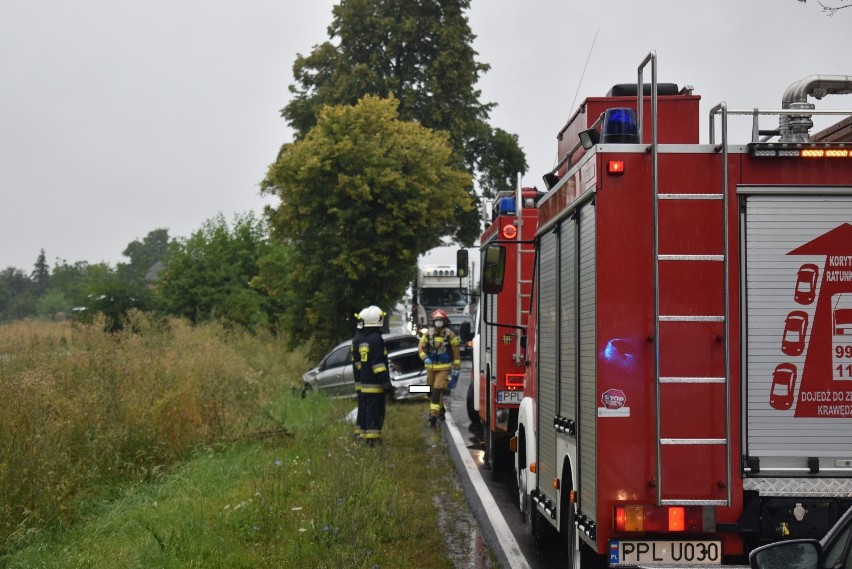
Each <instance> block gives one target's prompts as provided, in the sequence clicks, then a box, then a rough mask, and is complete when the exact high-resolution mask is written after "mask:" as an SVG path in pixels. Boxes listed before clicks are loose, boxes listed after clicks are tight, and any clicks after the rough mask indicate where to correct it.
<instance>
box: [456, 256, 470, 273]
mask: <svg viewBox="0 0 852 569" xmlns="http://www.w3.org/2000/svg"><path fill="white" fill-rule="evenodd" d="M469 266H470V263H468V259H467V249H459V250H458V251H456V275H457V276H458V277H459V278H460V279H463V278H465V277H467V273H468V271H469V269H468V267H469Z"/></svg>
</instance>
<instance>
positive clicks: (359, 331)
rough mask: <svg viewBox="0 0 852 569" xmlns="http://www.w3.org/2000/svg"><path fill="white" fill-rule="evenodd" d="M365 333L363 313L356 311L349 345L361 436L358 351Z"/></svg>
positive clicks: (361, 406) (362, 418) (358, 431)
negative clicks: (352, 334) (353, 329)
mask: <svg viewBox="0 0 852 569" xmlns="http://www.w3.org/2000/svg"><path fill="white" fill-rule="evenodd" d="M363 335H364V321H363V320H362V319H361V313H359V312H358V313H355V335H354V336H352V343H351V344H350V345H349V358H350V359H351V360H352V369H353V374H352V377H354V378H355V395H356V396H357V398H358V409H357V411H356V414H355V436H356V437H360V436H361V433H363V431H364V425H363V424H362V421H363V420H364V402H363V401H362V399H361V355H360V354H359V353H358V346H360V345H361V337H362V336H363Z"/></svg>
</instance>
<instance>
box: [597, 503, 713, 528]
mask: <svg viewBox="0 0 852 569" xmlns="http://www.w3.org/2000/svg"><path fill="white" fill-rule="evenodd" d="M613 514H614V516H613V525H614V526H615V527H614V529H615V530H616V531H619V532H639V531H644V532H696V531H706V528H705V527H704V521H703V512H702V509H701V508H700V507H684V506H663V507H657V506H652V505H643V504H624V505H619V506H615V508H614V512H613Z"/></svg>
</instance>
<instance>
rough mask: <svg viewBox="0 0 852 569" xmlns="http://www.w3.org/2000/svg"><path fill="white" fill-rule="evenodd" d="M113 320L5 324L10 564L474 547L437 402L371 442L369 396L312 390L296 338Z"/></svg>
mask: <svg viewBox="0 0 852 569" xmlns="http://www.w3.org/2000/svg"><path fill="white" fill-rule="evenodd" d="M100 330H102V328H101V327H99V326H98V323H95V325H94V326H91V327H85V326H79V325H71V324H68V323H40V322H27V323H17V324H13V325H7V326H3V327H0V388H2V390H3V393H4V397H3V398H2V399H0V567H4V568H5V567H9V568H13V567H14V568H18V567H21V568H23V567H51V568H52V567H56V568H59V567H62V568H69V567H81V568H82V567H86V568H100V567H122V568H126V567H139V568H142V567H145V568H148V567H223V568H224V567H288V566H290V567H329V568H331V567H341V568H349V567H353V568H357V567H364V568H374V567H376V568H378V567H387V568H391V567H393V568H397V567H399V568H405V567H418V568H424V569H428V568H432V567H435V568H437V567H447V568H449V567H454V566H458V565H459V564H460V563H465V562H466V561H465V559H466V557H468V556H470V555H473V553H472V552H470V551H468V549H469V545H467V544H469V543H470V541H471V539H470V537H471V534H472V532H474V531H475V527H474V524H473V523H472V521H470V519H469V515H468V514H467V511H466V507H465V504H464V498H463V496H462V494H461V492H460V491H459V489H458V485H457V482H456V479H455V474H454V470H453V466H452V463H451V462H450V461H449V458H448V456H447V449H446V446H445V443H444V440H443V438H442V437H441V436H440V435H438V434H436V433H432V432H430V431H429V430H428V429H427V428H426V427H425V420H424V417H425V405H419V404H404V405H392V406H390V407H389V409H388V416H387V422H386V425H385V430H384V433H385V439H384V444H383V445H382V446H381V447H377V448H369V447H366V446H364V445H363V444H361V442H360V441H358V440H357V439H355V438H353V436H352V434H351V433H352V431H351V425H349V424H348V423H347V422H346V421H345V416H346V414H347V413H348V412H349V411H350V410H351V409H352V407H353V401H351V400H343V401H341V400H330V399H328V398H326V397H324V396H316V395H311V396H308V397H307V398H305V399H302V398H301V397H300V396H299V384H300V377H301V373H302V372H303V371H304V370H305V369H306V368H307V367H309V366H308V362H307V361H306V359H305V357H304V356H303V355H302V354H300V353H292V352H290V351H288V350H286V349H285V348H284V342H283V341H281V340H280V339H276V338H273V337H258V336H252V335H248V334H244V333H235V332H232V331H228V330H225V329H222V328H221V327H218V326H213V325H208V326H203V327H191V326H189V325H187V324H186V323H184V322H182V321H152V320H150V319H148V318H147V317H144V316H141V315H138V316H137V317H135V319H134V321H133V323H132V326H128V327H127V328H126V330H128V331H127V332H123V333H122V334H120V335H106V334H104V333H103V332H101V331H100ZM131 330H132V331H131ZM468 561H469V560H468ZM485 563H486V566H487V564H488V561H487V560H486V562H485ZM480 566H483V565H480Z"/></svg>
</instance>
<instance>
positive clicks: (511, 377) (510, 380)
mask: <svg viewBox="0 0 852 569" xmlns="http://www.w3.org/2000/svg"><path fill="white" fill-rule="evenodd" d="M523 386H524V374H522V373H507V374H506V387H508V388H509V389H512V388H515V389H519V388H521V387H523Z"/></svg>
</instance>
